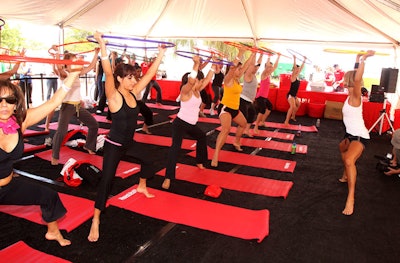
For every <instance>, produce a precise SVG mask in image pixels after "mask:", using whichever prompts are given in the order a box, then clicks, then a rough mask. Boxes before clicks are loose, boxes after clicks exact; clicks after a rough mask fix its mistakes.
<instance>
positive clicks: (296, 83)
mask: <svg viewBox="0 0 400 263" xmlns="http://www.w3.org/2000/svg"><path fill="white" fill-rule="evenodd" d="M306 60H307V57H305V56H304V59H303V63H301V66H299V65H297V64H296V55H293V68H292V76H291V77H290V81H291V84H290V89H289V92H288V93H287V95H286V96H287V100H288V102H289V109H288V111H287V113H286V119H285V122H284V123H285V125H286V126H289V120H290V119H292V120H294V121H296V113H297V110H298V109H299V107H300V100H299V99H298V98H297V92H298V91H299V87H300V80H299V79H298V77H299V75H300V72H301V71H302V70H303V68H304V64H305V62H306Z"/></svg>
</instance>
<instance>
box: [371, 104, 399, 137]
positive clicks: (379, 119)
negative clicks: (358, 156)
mask: <svg viewBox="0 0 400 263" xmlns="http://www.w3.org/2000/svg"><path fill="white" fill-rule="evenodd" d="M386 101H387V99H386V96H385V99H384V101H383V109H382V110H381V111H380V116H379V118H378V119H377V120H376V121H375V123H374V124H373V125H372V126H371V128H369V130H368V132H371V131H372V130H373V129H374V128H375V126H376V125H378V123H379V135H382V128H383V122H384V121H385V118H386V120H387V121H388V123H389V125H390V128H391V129H392V133H393V132H394V128H393V125H392V123H391V122H390V118H389V116H388V114H387V113H386Z"/></svg>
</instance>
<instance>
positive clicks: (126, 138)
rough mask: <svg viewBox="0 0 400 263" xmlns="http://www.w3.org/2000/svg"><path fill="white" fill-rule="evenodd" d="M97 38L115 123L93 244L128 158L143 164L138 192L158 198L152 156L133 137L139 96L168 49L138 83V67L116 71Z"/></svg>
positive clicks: (106, 151)
mask: <svg viewBox="0 0 400 263" xmlns="http://www.w3.org/2000/svg"><path fill="white" fill-rule="evenodd" d="M94 37H95V39H96V40H97V42H98V43H99V44H100V49H101V63H102V66H103V70H104V73H105V75H106V83H105V92H106V97H107V101H108V109H109V112H110V113H111V117H112V123H111V128H110V132H109V134H108V136H107V138H106V141H105V143H104V155H103V176H102V177H101V180H100V182H99V186H98V189H97V197H96V201H95V209H94V215H93V220H92V226H91V228H90V233H89V236H88V240H89V241H90V242H96V241H97V240H98V239H99V225H100V214H101V212H102V211H103V210H104V209H105V207H106V202H107V198H108V196H109V194H110V191H111V186H112V180H113V178H114V176H115V172H116V170H117V167H118V164H119V162H120V160H121V158H122V157H123V156H124V155H127V156H131V157H134V158H136V159H138V160H139V161H140V162H141V171H140V178H139V186H138V187H137V189H136V190H137V192H138V193H142V194H144V195H145V196H146V197H148V198H151V197H154V195H152V194H151V193H149V191H148V190H147V187H146V180H147V178H149V177H151V176H153V175H154V172H153V166H152V163H151V159H148V158H149V156H145V154H146V152H145V151H141V150H140V149H138V148H137V147H135V144H134V141H133V136H134V134H135V129H136V125H137V117H138V114H139V107H138V104H137V101H136V97H137V96H138V95H139V93H140V92H141V91H142V90H143V89H145V88H146V86H147V84H148V83H149V82H150V80H151V79H152V77H153V76H154V74H156V72H157V69H158V66H159V65H160V63H161V60H162V58H163V56H164V52H165V48H163V47H159V48H158V50H159V52H158V56H157V58H156V59H155V61H154V63H153V64H152V65H151V67H150V68H149V69H148V71H147V72H146V74H145V75H144V76H143V77H142V78H141V79H140V80H139V81H138V82H136V79H135V77H134V75H135V68H134V66H132V65H130V64H124V63H120V64H119V65H118V66H117V67H116V68H115V71H114V72H113V70H112V68H111V63H110V60H109V59H108V55H107V50H106V44H105V40H104V39H103V38H102V34H101V33H99V32H96V34H95V35H94Z"/></svg>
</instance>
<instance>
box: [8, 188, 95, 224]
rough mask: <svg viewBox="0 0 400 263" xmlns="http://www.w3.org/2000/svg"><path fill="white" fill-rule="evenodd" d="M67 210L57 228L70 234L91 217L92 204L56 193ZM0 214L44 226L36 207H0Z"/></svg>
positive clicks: (75, 197) (83, 199)
mask: <svg viewBox="0 0 400 263" xmlns="http://www.w3.org/2000/svg"><path fill="white" fill-rule="evenodd" d="M58 194H59V195H60V198H61V201H62V203H63V204H64V206H65V208H66V209H67V214H66V215H65V216H64V217H62V218H61V219H59V220H58V221H57V222H58V227H59V228H60V229H64V230H66V231H67V232H71V231H72V230H74V229H75V228H77V227H78V226H80V225H81V224H83V223H84V222H85V221H87V220H88V219H89V218H91V217H92V216H93V211H94V202H93V201H92V200H88V199H85V198H82V197H77V196H73V195H67V194H63V193H58ZM0 212H3V213H7V214H10V215H13V216H16V217H20V218H24V219H26V220H29V221H32V222H34V223H37V224H41V225H46V224H47V223H46V222H44V221H43V219H42V212H41V210H40V206H38V205H28V206H21V205H0Z"/></svg>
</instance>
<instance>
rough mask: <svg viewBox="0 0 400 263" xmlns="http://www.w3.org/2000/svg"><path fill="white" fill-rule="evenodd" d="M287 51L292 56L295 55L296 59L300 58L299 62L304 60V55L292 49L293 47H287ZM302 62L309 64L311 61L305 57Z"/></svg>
mask: <svg viewBox="0 0 400 263" xmlns="http://www.w3.org/2000/svg"><path fill="white" fill-rule="evenodd" d="M287 52H289V54H290V55H292V56H296V59H300V61H301V62H303V61H304V56H303V55H302V54H300V53H299V52H297V51H294V50H293V49H290V48H288V49H287ZM304 63H306V64H311V63H312V62H311V60H310V59H309V58H307V59H306V61H305V62H304Z"/></svg>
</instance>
